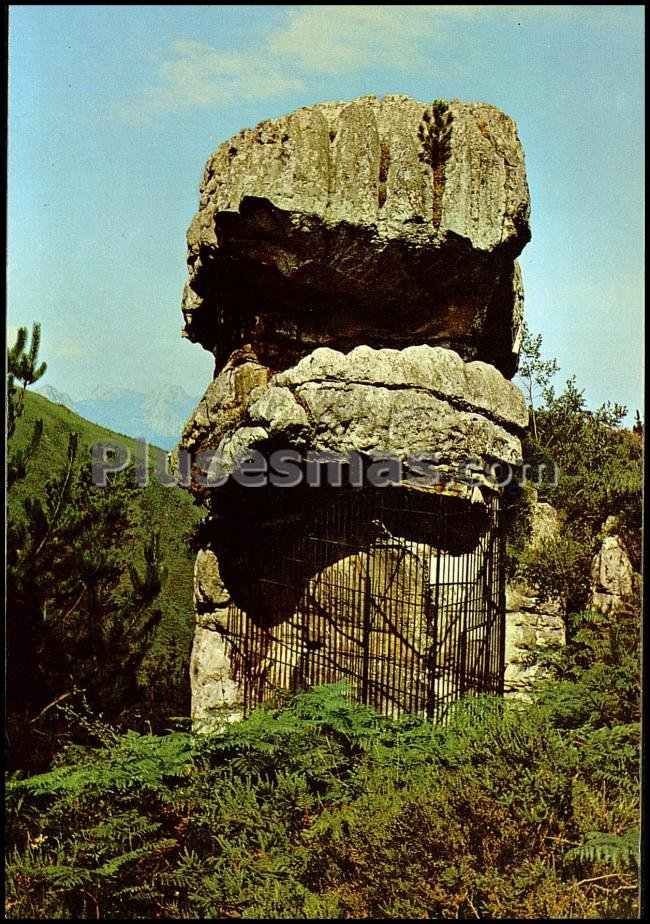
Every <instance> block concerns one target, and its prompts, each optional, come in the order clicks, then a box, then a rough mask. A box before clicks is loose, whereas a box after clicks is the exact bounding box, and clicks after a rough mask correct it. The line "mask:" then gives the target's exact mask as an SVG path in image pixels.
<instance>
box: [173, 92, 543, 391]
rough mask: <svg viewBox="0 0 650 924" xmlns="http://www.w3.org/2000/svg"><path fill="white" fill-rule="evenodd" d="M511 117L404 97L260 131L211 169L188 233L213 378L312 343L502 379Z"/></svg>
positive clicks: (284, 358)
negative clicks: (472, 369)
mask: <svg viewBox="0 0 650 924" xmlns="http://www.w3.org/2000/svg"><path fill="white" fill-rule="evenodd" d="M528 216H529V201H528V187H527V183H526V175H525V169H524V158H523V153H522V149H521V145H520V142H519V139H518V137H517V132H516V128H515V125H514V123H513V121H512V120H511V119H510V118H508V116H506V115H504V114H503V113H502V112H500V111H499V110H498V109H496V108H495V107H493V106H490V105H487V104H483V103H463V102H460V101H458V100H453V101H451V102H449V103H445V102H441V101H436V102H434V103H433V104H426V103H421V102H417V101H415V100H412V99H409V98H408V97H405V96H385V97H383V98H381V99H380V98H376V97H372V96H370V97H363V98H361V99H357V100H353V101H352V102H349V103H322V104H319V105H315V106H310V107H305V108H303V109H300V110H298V111H296V112H294V113H291V114H290V115H288V116H284V117H282V118H279V119H274V120H267V121H265V122H262V123H260V124H259V125H258V126H256V128H254V129H247V130H244V131H242V132H240V133H239V134H238V135H236V136H235V137H233V138H231V139H230V140H229V141H227V142H225V143H224V144H222V145H221V146H220V147H219V148H218V150H217V151H216V153H215V154H214V155H213V156H212V157H211V158H210V159H209V161H208V163H207V165H206V168H205V173H204V177H203V182H202V185H201V199H200V207H199V211H198V212H197V214H196V216H195V217H194V219H193V221H192V224H191V225H190V228H189V231H188V269H189V279H188V283H187V286H186V288H185V294H184V298H183V311H184V315H185V322H186V323H185V333H186V335H187V336H188V337H189V338H190V339H192V340H196V341H199V342H200V343H202V344H203V345H204V346H205V347H206V349H209V350H211V351H213V352H214V354H215V357H216V359H217V367H218V368H220V367H221V366H222V365H223V363H224V362H225V361H226V360H227V359H228V357H229V355H230V354H231V352H232V351H233V350H235V349H238V348H240V347H243V346H246V345H249V346H251V347H252V348H253V351H254V352H255V354H256V356H257V357H258V359H259V361H260V362H261V363H262V364H263V365H265V366H268V367H269V368H272V369H273V370H274V371H278V370H281V369H284V368H287V367H289V366H292V365H294V364H295V363H296V362H297V361H298V360H299V359H301V358H302V357H303V356H305V355H307V354H308V353H311V352H312V351H313V350H314V349H316V348H317V347H319V346H328V347H332V348H335V349H337V350H340V351H342V352H348V351H349V350H350V349H352V348H353V347H354V346H357V345H358V344H360V343H365V344H368V345H370V346H373V347H376V348H381V347H395V348H401V347H404V346H408V345H410V344H413V343H426V344H436V345H441V346H446V347H451V348H453V349H454V350H457V351H458V352H459V353H460V354H461V356H463V358H464V359H467V360H470V359H481V360H484V361H486V362H489V363H491V364H493V365H495V366H496V367H497V368H499V369H500V370H501V371H502V372H503V373H504V374H505V375H507V376H511V375H512V374H513V372H514V371H515V369H516V363H517V351H518V348H519V332H520V328H521V322H522V317H523V294H522V286H521V277H520V274H519V270H518V267H517V264H516V262H515V261H516V257H517V255H518V254H519V253H520V252H521V250H522V248H523V247H524V245H525V244H526V242H527V241H528V239H529V237H530V232H529V227H528Z"/></svg>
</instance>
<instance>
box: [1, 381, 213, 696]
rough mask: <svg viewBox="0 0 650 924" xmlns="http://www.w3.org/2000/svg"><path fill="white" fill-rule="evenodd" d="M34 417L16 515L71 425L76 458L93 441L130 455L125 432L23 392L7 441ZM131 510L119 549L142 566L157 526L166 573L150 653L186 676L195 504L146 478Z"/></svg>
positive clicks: (58, 453) (62, 448)
mask: <svg viewBox="0 0 650 924" xmlns="http://www.w3.org/2000/svg"><path fill="white" fill-rule="evenodd" d="M38 418H41V419H42V420H43V438H42V440H41V443H40V446H39V448H38V451H37V453H36V454H35V456H34V457H33V458H32V460H31V461H30V463H29V466H28V472H27V478H26V479H25V480H24V481H22V482H18V483H17V484H16V485H15V486H14V488H12V491H11V493H10V497H9V506H10V508H11V510H12V512H13V513H15V514H18V515H19V512H20V508H21V507H22V500H23V499H24V498H25V497H28V496H37V495H38V494H40V493H41V492H42V490H43V486H44V484H45V482H46V481H47V480H48V478H50V477H52V476H53V475H55V474H57V473H58V472H60V471H61V469H62V468H63V466H64V464H65V458H66V451H67V445H68V434H69V433H70V432H72V431H73V430H74V431H76V432H77V433H78V434H79V460H80V461H84V462H85V461H86V460H89V459H90V447H91V445H92V444H93V443H94V442H98V441H104V442H107V443H111V444H119V445H122V446H126V447H127V448H128V449H129V450H130V451H131V453H132V454H133V453H134V451H135V449H136V441H135V440H133V439H131V438H130V437H128V436H123V435H122V434H118V433H114V432H113V431H112V430H107V429H105V428H104V427H100V426H97V424H94V423H92V422H91V421H89V420H85V419H84V418H83V417H79V415H78V414H75V413H73V412H72V411H70V410H68V408H66V407H64V406H63V405H62V404H54V403H52V402H51V401H48V399H47V398H45V397H43V396H42V395H37V394H33V393H29V392H28V393H27V395H26V400H25V411H24V413H23V415H22V417H21V418H20V419H19V420H18V425H17V428H16V435H15V437H14V439H13V440H12V444H14V445H16V446H22V445H25V444H26V443H27V442H28V440H29V437H30V435H31V432H32V428H33V424H34V421H35V420H37V419H38ZM156 455H158V456H159V457H162V456H164V453H163V452H162V450H159V449H153V448H151V449H150V458H153V457H155V456H156ZM132 513H133V529H132V532H131V537H130V538H131V541H130V546H129V548H126V549H125V550H124V551H125V555H126V556H128V557H129V558H130V559H131V560H134V559H135V561H136V563H138V564H140V565H142V564H143V562H144V559H143V556H142V546H143V539H144V538H145V536H146V535H147V534H148V533H150V532H151V530H152V529H158V530H159V531H160V541H161V547H162V551H163V555H164V562H165V565H166V567H167V569H168V578H167V581H166V583H165V586H164V587H163V590H162V593H161V598H160V607H161V609H162V611H163V618H162V620H161V622H160V625H159V626H158V629H157V632H156V637H155V639H154V642H153V645H152V652H151V657H152V658H153V659H156V660H158V661H160V660H163V661H164V663H165V664H166V665H167V667H168V669H169V670H171V671H176V672H179V673H180V674H184V675H185V676H187V664H188V660H189V650H190V645H191V640H192V630H193V620H192V570H193V556H192V555H191V553H190V552H189V550H188V546H187V542H186V539H185V534H186V532H187V531H188V530H189V529H190V528H191V527H192V526H193V525H194V524H195V523H196V522H197V521H198V520H199V519H200V517H201V512H200V509H199V508H198V507H196V506H195V505H194V503H193V502H192V499H191V497H190V495H189V494H188V493H187V492H186V491H183V490H182V489H180V488H177V487H163V486H162V485H160V484H158V483H157V481H156V480H155V479H153V478H152V479H150V484H149V486H148V487H146V488H142V489H139V491H138V494H137V502H136V505H135V506H134V508H133V511H132ZM188 686H189V684H188ZM188 696H189V693H188ZM188 708H189V703H188Z"/></svg>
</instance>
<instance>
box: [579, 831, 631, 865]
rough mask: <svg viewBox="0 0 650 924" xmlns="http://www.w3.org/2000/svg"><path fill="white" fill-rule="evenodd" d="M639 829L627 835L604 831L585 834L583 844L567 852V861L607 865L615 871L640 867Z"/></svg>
mask: <svg viewBox="0 0 650 924" xmlns="http://www.w3.org/2000/svg"><path fill="white" fill-rule="evenodd" d="M639 838H640V832H639V831H638V829H631V830H629V831H626V832H625V834H620V835H619V834H606V833H603V832H602V831H590V832H589V833H588V834H585V836H584V840H583V843H582V844H580V845H579V846H578V847H572V848H571V849H570V850H567V852H566V853H565V857H566V859H567V860H577V861H579V862H581V863H585V862H589V863H605V864H606V865H608V866H611V867H613V868H614V869H626V868H629V867H633V866H637V867H638V865H639V859H640V852H639Z"/></svg>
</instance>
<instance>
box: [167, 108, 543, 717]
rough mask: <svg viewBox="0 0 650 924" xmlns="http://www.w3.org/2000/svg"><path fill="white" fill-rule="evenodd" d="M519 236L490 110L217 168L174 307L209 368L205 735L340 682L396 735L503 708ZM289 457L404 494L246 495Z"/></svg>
mask: <svg viewBox="0 0 650 924" xmlns="http://www.w3.org/2000/svg"><path fill="white" fill-rule="evenodd" d="M528 215H529V202H528V188H527V184H526V176H525V170H524V161H523V153H522V150H521V146H520V143H519V139H518V138H517V132H516V128H515V126H514V123H513V122H512V120H511V119H509V118H508V117H507V116H506V115H504V114H503V113H501V112H499V110H497V109H495V108H494V107H493V106H489V105H486V104H476V103H462V102H459V101H457V100H454V101H451V102H449V103H447V102H444V101H440V100H437V101H434V102H433V103H430V104H424V103H419V102H417V101H415V100H411V99H408V98H407V97H404V96H386V97H383V98H382V99H378V98H375V97H364V98H362V99H358V100H353V101H352V102H350V103H323V104H319V105H316V106H310V107H306V108H304V109H301V110H298V111H297V112H294V113H292V114H290V115H288V116H285V117H283V118H279V119H274V120H269V121H266V122H262V123H260V125H258V126H257V127H256V128H255V129H252V130H245V131H242V132H240V133H239V134H238V135H237V136H235V137H234V138H232V139H230V140H229V141H228V142H226V143H225V144H223V145H221V147H220V148H219V149H218V150H217V152H216V153H215V154H214V155H213V156H212V157H211V158H210V160H209V161H208V164H207V166H206V169H205V174H204V177H203V183H202V186H201V199H200V204H199V210H198V212H197V214H196V216H195V218H194V219H193V221H192V224H191V226H190V229H189V231H188V282H187V285H186V287H185V291H184V297H183V313H184V316H185V335H186V336H188V337H189V338H190V339H191V340H194V341H198V342H199V343H201V344H202V345H203V346H204V347H205V348H206V349H208V350H210V351H211V352H212V353H213V354H214V356H215V377H214V380H213V381H212V382H211V383H210V384H209V386H208V388H207V390H206V392H205V395H204V397H203V398H202V400H201V401H200V403H199V405H198V407H197V408H196V410H195V412H194V413H193V415H192V416H191V418H190V420H189V421H188V423H187V425H186V427H185V429H184V432H183V437H182V442H181V447H180V448H181V449H182V450H184V451H185V452H184V454H183V455H182V472H183V474H184V477H185V474H186V473H187V470H188V469H187V465H188V460H189V461H190V469H189V470H190V474H191V476H192V477H191V478H190V479H189V482H188V486H189V487H190V488H191V489H192V490H193V491H194V492H195V493H196V495H197V497H199V498H200V500H201V501H202V502H203V503H204V504H205V505H206V507H207V511H208V515H207V517H206V519H205V521H204V523H203V525H202V527H201V531H200V536H199V546H200V549H199V552H198V555H197V559H196V569H195V588H194V602H195V609H196V619H197V622H196V633H195V639H194V647H193V651H192V660H191V680H192V715H193V717H194V719H195V720H196V721H199V720H203V719H208V717H209V716H210V715H212V714H215V713H218V714H219V715H221V716H222V717H225V718H228V719H232V718H237V717H239V716H240V715H241V714H242V712H243V711H245V710H246V708H248V707H250V706H251V705H254V704H255V703H257V702H260V701H262V700H264V699H265V698H268V696H273V695H275V693H276V692H277V691H281V690H286V689H296V688H297V687H299V686H301V685H307V686H309V685H313V684H317V683H323V682H331V681H333V680H340V679H343V678H346V679H348V680H349V681H350V682H351V683H352V685H353V687H354V689H355V690H356V694H355V695H359V696H360V698H361V699H362V700H363V701H364V702H367V703H371V704H373V705H375V706H376V707H377V708H379V709H381V710H382V711H384V713H385V714H399V713H400V712H402V711H412V712H413V711H414V712H419V713H420V714H426V715H429V716H430V717H434V716H438V717H440V716H442V715H443V714H444V712H445V710H446V709H447V708H448V707H449V706H450V704H451V703H452V702H453V701H454V700H455V699H457V698H458V696H460V695H462V694H463V693H464V692H467V691H468V690H474V691H475V692H480V691H496V690H498V689H500V688H501V681H502V671H501V668H502V656H503V651H502V644H503V633H502V630H503V624H502V621H501V620H502V618H503V610H502V599H503V585H502V575H501V573H500V568H501V552H500V548H501V546H500V542H501V540H500V532H499V527H498V503H497V498H498V493H499V484H498V476H499V475H500V472H499V466H501V467H507V466H508V465H517V464H518V463H519V462H520V461H521V443H520V438H521V435H522V432H523V429H524V428H525V426H526V424H527V409H526V404H525V401H524V399H523V397H522V395H521V393H520V392H519V391H518V389H517V388H516V387H515V386H514V385H512V384H511V383H510V382H509V381H508V379H509V378H510V377H511V376H512V375H513V373H514V371H515V370H516V365H517V353H518V349H519V341H520V334H521V325H522V320H523V292H522V285H521V278H520V273H519V268H518V265H517V262H516V258H517V256H518V255H519V253H520V252H521V250H522V248H523V247H524V245H525V244H526V242H527V241H528V239H529V236H530V232H529V227H528ZM278 450H280V451H282V452H283V453H284V457H285V458H287V454H292V458H293V459H298V460H299V466H300V470H299V474H302V472H303V471H304V470H305V469H306V468H307V467H308V466H309V465H310V464H311V461H312V459H311V457H312V456H313V455H314V454H317V455H319V459H321V460H322V459H323V458H327V457H329V456H334V457H336V458H337V459H346V460H352V459H353V457H354V459H357V460H358V459H361V460H362V468H363V470H364V473H365V472H366V469H372V468H373V466H374V465H375V463H376V460H378V459H386V458H389V459H390V460H391V463H392V462H398V463H399V464H400V465H402V464H403V470H402V471H401V475H400V477H399V478H398V482H399V486H398V487H397V488H395V492H394V493H392V494H390V493H389V494H386V492H385V491H383V487H382V486H379V485H378V484H377V483H376V482H375V481H366V480H364V481H363V483H362V484H351V483H350V484H343V485H342V484H341V483H332V481H327V483H326V484H324V485H323V486H322V487H323V489H322V490H319V487H321V484H320V481H319V480H318V479H316V481H317V485H318V487H317V486H315V485H314V484H313V482H311V481H308V482H307V483H305V482H304V479H302V480H300V481H299V483H298V484H296V485H294V487H295V489H294V490H287V487H288V485H287V483H286V481H283V482H281V484H280V485H278V484H277V482H274V481H273V480H270V481H269V479H268V478H266V477H265V476H264V475H263V474H262V476H261V479H262V480H261V482H257V486H256V489H255V490H250V489H249V487H248V486H246V485H243V484H241V482H240V480H239V478H238V475H239V474H241V467H242V466H243V465H245V464H247V463H246V461H245V460H246V458H247V457H248V458H249V459H250V457H251V456H252V455H255V457H256V458H255V460H254V464H255V465H258V464H261V466H262V471H263V472H265V473H266V474H267V475H268V471H269V469H268V468H267V463H268V462H269V461H270V462H271V463H273V459H274V457H275V456H276V455H277V454H278ZM421 461H424V462H425V463H430V466H427V467H426V468H425V470H424V481H423V480H421V479H422V475H423V470H422V468H421V467H419V464H418V463H419V462H421ZM180 464H181V455H180V454H179V456H178V458H177V466H180ZM321 464H323V465H324V466H325V467H326V465H327V463H321V462H319V463H318V465H321ZM379 464H381V463H379ZM350 465H351V466H352V463H350ZM319 471H320V470H319ZM431 472H433V473H434V474H435V475H441V476H442V477H441V480H437V479H434V480H433V481H431V480H427V479H428V477H429V475H430V474H431ZM276 473H277V470H276ZM364 477H365V474H364ZM249 485H250V482H249ZM392 490H393V489H392V488H389V492H390V491H392ZM387 498H388V499H387ZM517 605H518V612H519V613H524V612H526V605H525V603H524V602H521V603H520V604H517ZM525 619H526V620H527V622H526V625H525V626H524V622H523V620H524V617H522V619H521V620H519V621H518V622H517V621H516V620H515V621H514V622H513V625H514V626H515V628H516V630H517V631H519V630H520V629H521V630H523V629H524V628H526V630H527V631H529V630H531V629H532V628H533V627H534V628H535V631H537V630H538V629H539V631H540V632H542V631H543V627H542V626H541V625H537V624H535V625H534V626H533V620H532V619H530V618H528V616H526V617H525ZM520 634H521V632H520ZM512 644H513V645H514V647H515V648H517V646H519V647H521V646H520V644H519V641H518V636H516V633H515V637H514V641H513V642H512Z"/></svg>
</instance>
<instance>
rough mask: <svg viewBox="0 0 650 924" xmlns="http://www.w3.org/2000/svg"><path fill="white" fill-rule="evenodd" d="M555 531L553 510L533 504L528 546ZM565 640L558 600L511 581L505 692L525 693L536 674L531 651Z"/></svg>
mask: <svg viewBox="0 0 650 924" xmlns="http://www.w3.org/2000/svg"><path fill="white" fill-rule="evenodd" d="M558 530H559V523H558V516H557V511H556V510H555V509H554V508H553V507H552V506H551V505H550V504H545V503H538V502H536V503H534V504H533V505H532V507H531V514H530V533H529V547H530V548H535V547H536V546H539V545H540V544H541V543H543V542H545V541H547V540H548V539H550V538H552V537H553V536H554V535H556V534H557V532H558ZM565 643H566V627H565V624H564V619H563V618H562V614H561V609H560V605H559V603H557V602H554V601H547V600H545V601H542V600H540V599H539V597H538V596H537V595H536V594H535V592H534V591H533V589H532V588H531V587H529V586H528V585H527V584H526V582H525V581H523V580H521V579H517V580H513V581H511V582H510V583H509V584H508V585H507V588H506V639H505V665H506V668H505V678H504V691H505V693H506V695H510V696H520V697H521V696H524V697H525V696H526V695H527V692H528V690H529V689H530V685H531V683H532V681H533V680H534V679H535V678H536V677H537V676H538V674H539V666H538V664H536V663H535V658H534V657H532V655H533V652H535V651H538V650H539V649H540V648H541V649H543V648H549V647H553V646H558V645H564V644H565Z"/></svg>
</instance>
